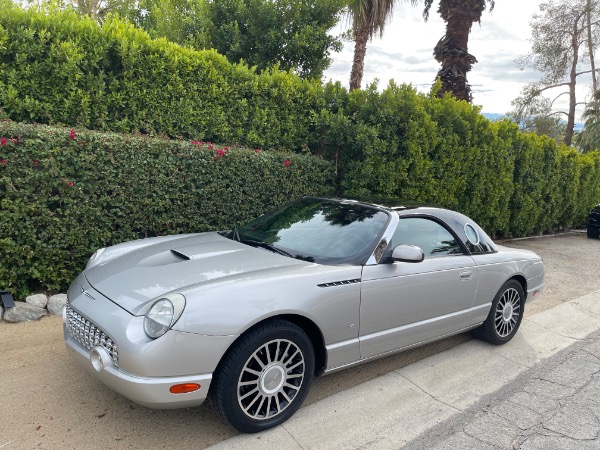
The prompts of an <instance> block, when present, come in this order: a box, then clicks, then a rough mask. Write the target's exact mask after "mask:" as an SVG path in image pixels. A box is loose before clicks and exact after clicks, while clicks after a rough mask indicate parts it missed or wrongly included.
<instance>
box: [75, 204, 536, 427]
mask: <svg viewBox="0 0 600 450" xmlns="http://www.w3.org/2000/svg"><path fill="white" fill-rule="evenodd" d="M543 285H544V265H543V262H542V259H541V258H540V257H539V256H538V255H536V254H535V253H532V252H530V251H525V250H514V249H509V248H505V247H501V246H498V245H495V244H494V243H493V242H492V240H491V239H490V238H489V237H488V236H487V235H486V234H485V232H484V231H483V230H482V229H481V228H480V227H479V226H478V225H477V224H476V223H475V222H473V221H472V220H470V219H469V218H468V217H466V216H464V215H462V214H459V213H457V212H453V211H449V210H445V209H438V208H429V207H402V206H398V207H391V206H381V205H376V204H370V203H363V202H358V201H354V200H338V199H324V198H308V197H307V198H302V199H300V200H298V201H296V202H294V203H291V204H289V205H287V206H285V207H283V208H281V209H279V210H278V211H275V212H272V213H269V214H265V215H262V216H260V217H259V218H257V219H255V220H254V221H252V222H250V223H248V224H246V225H244V226H242V227H239V228H235V229H233V230H231V231H224V232H210V233H199V234H186V235H178V236H166V237H156V238H150V239H143V240H139V241H134V242H127V243H123V244H119V245H115V246H113V247H108V248H106V249H100V250H98V251H97V252H96V253H95V254H94V255H93V256H92V258H91V259H90V261H89V262H88V264H87V266H86V268H85V270H84V271H83V272H82V273H81V274H80V275H79V276H78V277H77V278H76V279H75V281H74V282H73V284H72V285H71V287H70V289H69V292H68V304H67V306H66V307H65V311H64V335H65V340H66V344H67V348H68V349H69V350H70V351H71V352H72V353H73V355H74V357H75V358H76V359H78V360H79V361H81V362H82V363H83V365H84V366H85V367H87V368H88V369H89V370H90V372H91V373H93V374H94V375H95V376H96V378H98V379H99V380H100V381H101V382H103V383H105V384H106V385H107V386H109V387H110V388H112V389H114V390H115V391H117V392H119V393H120V394H122V395H124V396H125V397H127V398H129V399H131V400H133V401H134V402H136V403H139V404H141V405H145V406H147V407H150V408H180V407H190V406H196V405H200V404H201V403H202V402H203V401H204V400H205V399H206V398H207V397H210V398H211V400H212V402H213V404H214V405H215V408H216V410H217V411H218V412H219V413H220V414H221V415H222V416H223V417H224V418H225V419H226V420H227V421H228V422H229V423H230V424H231V425H233V426H234V427H235V428H237V429H238V430H241V431H243V432H250V433H252V432H257V431H261V430H265V429H268V428H271V427H273V426H276V425H278V424H281V423H282V422H284V421H285V420H287V419H288V418H289V417H290V416H292V415H293V414H294V412H295V411H296V410H297V409H298V408H299V407H300V405H301V403H302V401H303V400H304V398H305V397H306V394H307V392H308V390H309V387H310V384H311V382H312V379H313V377H314V376H318V375H321V374H327V373H331V372H334V371H337V370H341V369H345V368H349V367H352V366H355V365H357V364H360V363H363V362H366V361H369V360H371V359H374V358H379V357H383V356H386V355H389V354H391V353H394V352H399V351H402V350H405V349H408V348H411V347H414V346H418V345H422V344H425V343H427V342H431V341H433V340H436V339H440V338H443V337H446V336H450V335H452V334H455V333H460V332H463V331H465V330H469V329H475V332H476V334H477V335H478V336H479V337H481V338H482V339H484V340H486V341H488V342H490V343H492V344H504V343H506V342H508V341H510V340H511V338H512V337H513V336H514V335H515V333H516V332H517V329H518V328H519V325H520V323H521V319H522V318H523V309H524V307H525V301H526V300H527V299H530V298H532V297H534V296H535V295H536V294H538V293H539V292H540V291H541V290H542V288H543Z"/></svg>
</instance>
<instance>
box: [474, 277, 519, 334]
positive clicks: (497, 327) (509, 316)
mask: <svg viewBox="0 0 600 450" xmlns="http://www.w3.org/2000/svg"><path fill="white" fill-rule="evenodd" d="M524 309H525V294H524V292H523V287H522V286H521V283H519V282H518V281H517V280H508V281H507V282H506V283H504V284H503V285H502V287H501V288H500V290H499V291H498V293H497V294H496V296H495V297H494V300H493V301H492V307H491V309H490V312H489V314H488V317H487V319H486V320H485V322H483V324H482V325H481V326H480V327H479V328H477V329H476V330H475V334H476V335H477V337H478V338H480V339H483V340H484V341H487V342H489V343H490V344H494V345H502V344H506V343H507V342H508V341H510V340H511V339H512V338H513V337H514V335H515V334H516V333H517V330H518V329H519V326H520V325H521V320H523V312H524Z"/></svg>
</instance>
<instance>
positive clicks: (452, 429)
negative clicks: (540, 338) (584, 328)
mask: <svg viewBox="0 0 600 450" xmlns="http://www.w3.org/2000/svg"><path fill="white" fill-rule="evenodd" d="M599 320H600V318H599ZM404 448H405V449H406V450H421V449H431V450H455V449H461V450H497V449H518V450H552V449H557V450H558V449H560V450H571V449H572V450H588V449H589V450H598V449H600V333H598V332H596V333H593V334H592V335H590V336H588V337H587V338H585V339H584V340H582V341H580V342H578V343H576V344H573V345H572V346H570V347H567V348H566V349H564V350H563V351H561V352H560V353H558V354H557V355H555V356H552V357H550V358H548V359H547V360H546V361H544V362H542V363H541V364H539V365H538V366H536V367H535V368H533V369H530V370H528V371H527V372H525V373H523V374H522V375H520V376H519V377H518V378H517V379H516V380H515V381H513V382H512V383H510V384H509V385H507V386H505V387H504V388H503V389H501V390H500V391H498V392H495V393H494V394H492V395H490V396H486V397H484V398H483V399H481V400H480V401H479V402H477V403H476V404H475V405H473V406H472V407H470V408H468V409H467V410H466V411H464V412H462V413H461V414H458V415H457V416H455V417H453V418H452V419H450V420H447V421H445V422H443V423H441V424H439V425H438V426H436V427H435V428H433V429H431V430H428V431H427V432H426V433H424V434H423V435H421V436H419V437H418V438H417V439H415V440H414V441H412V442H411V443H410V444H408V445H407V446H405V447H404Z"/></svg>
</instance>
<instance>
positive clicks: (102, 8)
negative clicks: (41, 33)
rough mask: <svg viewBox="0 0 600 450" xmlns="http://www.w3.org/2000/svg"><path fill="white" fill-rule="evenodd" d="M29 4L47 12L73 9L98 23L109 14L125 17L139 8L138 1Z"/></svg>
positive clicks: (38, 1)
mask: <svg viewBox="0 0 600 450" xmlns="http://www.w3.org/2000/svg"><path fill="white" fill-rule="evenodd" d="M27 4H28V6H29V7H30V8H35V9H37V10H39V11H45V12H52V11H57V10H62V9H66V8H73V9H74V10H75V11H77V12H78V13H79V14H84V15H87V16H90V17H92V18H93V19H95V20H98V21H102V20H104V18H105V17H106V15H107V14H108V13H117V14H119V15H121V16H125V15H127V14H128V13H129V12H130V11H132V10H135V9H136V8H137V7H138V5H137V1H136V0H27Z"/></svg>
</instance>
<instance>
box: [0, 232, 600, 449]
mask: <svg viewBox="0 0 600 450" xmlns="http://www.w3.org/2000/svg"><path fill="white" fill-rule="evenodd" d="M503 244H504V245H507V246H512V247H518V248H525V249H531V250H534V251H535V252H537V253H538V254H540V255H541V256H542V257H543V258H544V262H545V265H546V290H545V292H544V293H543V294H542V295H541V296H540V297H539V298H536V299H535V301H533V302H532V303H531V304H529V305H528V307H527V310H526V315H530V314H534V313H536V312H539V311H542V310H544V309H548V308H552V307H554V306H557V305H558V304H560V303H562V302H564V301H567V300H570V299H572V298H575V297H579V296H581V295H584V294H586V293H588V292H592V291H595V290H598V289H600V278H599V277H598V269H597V264H598V256H597V255H598V254H600V253H599V251H600V240H590V239H587V238H586V237H585V233H581V232H575V233H571V234H567V235H562V236H558V237H542V238H535V239H526V240H516V241H510V242H505V243H503ZM468 339H470V336H469V335H468V334H463V335H458V336H454V337H452V338H449V339H445V340H443V341H440V342H437V343H434V344H431V345H428V346H425V347H421V348H419V349H415V350H412V351H408V352H405V353H402V354H399V355H394V356H390V357H388V358H384V359H381V360H378V361H375V362H372V363H369V364H365V365H362V366H359V367H357V368H354V369H351V370H347V371H344V372H340V373H336V374H332V375H330V376H327V377H323V378H320V379H317V380H316V381H315V383H314V384H313V387H312V389H311V392H310V394H309V397H308V399H307V403H312V402H315V401H318V400H321V399H323V398H326V397H328V396H330V395H332V394H335V393H337V392H340V391H343V390H345V389H347V388H349V387H351V386H355V385H357V384H359V383H362V382H364V381H367V380H370V379H373V378H375V377H378V376H381V375H383V374H385V373H388V372H390V371H392V370H396V369H399V368H401V367H403V366H406V365H407V364H411V363H412V362H415V361H418V360H420V359H423V358H425V357H427V356H430V355H432V354H435V353H439V352H441V351H444V350H447V349H449V348H451V347H454V346H455V345H458V344H460V343H462V342H464V341H466V340H468ZM0 398H1V399H2V400H1V401H0V449H2V450H5V449H6V450H12V449H32V448H48V449H70V448H73V449H75V448H76V449H84V448H86V449H88V448H89V449H91V448H98V449H100V448H102V449H113V448H114V449H122V448H145V449H154V448H181V449H185V448H194V449H198V448H205V447H207V446H209V445H211V444H215V443H217V442H221V441H223V440H225V439H228V438H230V437H232V436H234V435H235V434H237V433H236V431H235V430H233V429H231V428H230V427H229V426H228V425H226V424H224V423H222V422H221V421H219V419H218V418H217V416H216V414H215V413H214V412H213V411H212V410H211V408H210V406H209V405H208V404H205V405H203V406H201V407H200V408H195V409H184V410H175V411H153V410H149V409H146V408H144V407H141V406H137V405H135V404H133V403H132V402H130V401H128V400H126V399H124V398H123V397H121V396H120V395H118V394H115V393H113V392H112V391H111V390H110V389H108V388H106V387H104V386H103V385H102V384H100V383H99V382H97V381H96V380H94V379H93V378H91V377H90V376H89V375H87V374H86V373H85V372H84V370H83V369H82V368H81V367H80V366H79V365H78V364H76V363H75V362H74V361H73V360H72V359H71V358H70V357H69V356H68V355H67V352H66V350H65V349H64V344H63V339H62V322H61V320H60V319H59V318H57V317H45V318H43V319H42V320H40V321H37V322H31V323H25V324H20V325H14V324H8V323H5V322H1V323H0Z"/></svg>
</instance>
